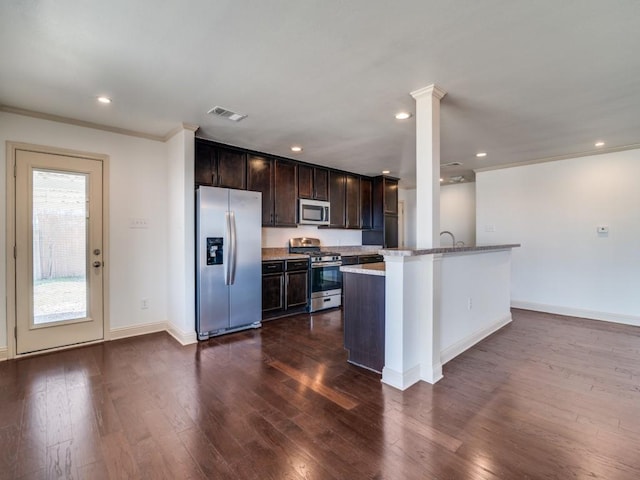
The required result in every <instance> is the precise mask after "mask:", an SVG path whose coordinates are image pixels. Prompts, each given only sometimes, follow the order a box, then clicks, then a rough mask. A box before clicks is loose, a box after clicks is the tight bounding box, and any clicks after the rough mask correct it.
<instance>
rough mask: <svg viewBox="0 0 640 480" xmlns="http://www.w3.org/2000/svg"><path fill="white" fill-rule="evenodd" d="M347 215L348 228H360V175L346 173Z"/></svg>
mask: <svg viewBox="0 0 640 480" xmlns="http://www.w3.org/2000/svg"><path fill="white" fill-rule="evenodd" d="M345 178H346V190H345V191H346V198H345V213H346V215H345V217H346V227H347V228H360V177H357V176H355V175H346V176H345Z"/></svg>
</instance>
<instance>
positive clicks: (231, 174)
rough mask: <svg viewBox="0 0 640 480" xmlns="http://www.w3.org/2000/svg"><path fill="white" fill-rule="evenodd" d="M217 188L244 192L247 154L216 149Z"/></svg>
mask: <svg viewBox="0 0 640 480" xmlns="http://www.w3.org/2000/svg"><path fill="white" fill-rule="evenodd" d="M217 150H218V152H217V153H218V156H217V160H218V162H217V163H218V186H219V187H226V188H236V189H238V190H246V188H247V180H246V179H247V176H246V172H247V154H246V153H244V152H237V151H235V150H227V149H225V148H218V149H217Z"/></svg>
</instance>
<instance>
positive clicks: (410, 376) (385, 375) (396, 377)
mask: <svg viewBox="0 0 640 480" xmlns="http://www.w3.org/2000/svg"><path fill="white" fill-rule="evenodd" d="M419 381H420V365H416V366H414V367H411V368H410V369H409V370H406V371H405V372H398V371H397V370H393V369H391V368H389V367H382V383H386V384H387V385H389V386H391V387H393V388H397V389H398V390H406V389H407V388H409V387H410V386H411V385H413V384H414V383H418V382H419Z"/></svg>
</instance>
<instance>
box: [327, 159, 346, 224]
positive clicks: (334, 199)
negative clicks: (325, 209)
mask: <svg viewBox="0 0 640 480" xmlns="http://www.w3.org/2000/svg"><path fill="white" fill-rule="evenodd" d="M344 200H345V175H344V173H342V172H334V171H330V172H329V202H330V203H331V213H330V217H331V218H329V226H330V227H332V228H344V226H345V210H344Z"/></svg>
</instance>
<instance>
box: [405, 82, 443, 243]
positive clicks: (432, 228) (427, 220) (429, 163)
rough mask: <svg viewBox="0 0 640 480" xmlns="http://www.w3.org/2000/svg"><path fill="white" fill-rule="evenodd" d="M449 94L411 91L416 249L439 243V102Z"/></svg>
mask: <svg viewBox="0 0 640 480" xmlns="http://www.w3.org/2000/svg"><path fill="white" fill-rule="evenodd" d="M445 95H446V92H445V91H444V90H442V89H441V88H439V87H437V86H436V85H433V84H432V85H429V86H427V87H424V88H421V89H419V90H415V91H413V92H411V96H412V97H413V98H414V99H415V101H416V186H417V188H416V247H417V248H434V247H437V246H439V241H440V235H439V233H440V100H441V99H442V98H443V97H444V96H445Z"/></svg>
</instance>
